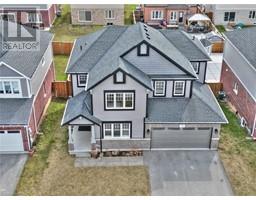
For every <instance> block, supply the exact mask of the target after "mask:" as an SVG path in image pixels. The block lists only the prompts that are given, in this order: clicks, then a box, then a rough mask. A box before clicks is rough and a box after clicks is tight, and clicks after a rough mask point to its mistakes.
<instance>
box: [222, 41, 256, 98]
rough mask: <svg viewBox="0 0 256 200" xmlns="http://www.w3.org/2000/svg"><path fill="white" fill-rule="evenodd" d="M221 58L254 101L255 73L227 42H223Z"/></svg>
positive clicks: (255, 93)
mask: <svg viewBox="0 0 256 200" xmlns="http://www.w3.org/2000/svg"><path fill="white" fill-rule="evenodd" d="M223 58H224V61H226V63H227V64H228V65H229V66H230V67H231V69H232V71H233V73H234V74H235V75H236V76H238V78H239V79H240V80H241V82H242V83H243V84H244V85H245V88H247V89H248V90H249V91H250V94H251V95H252V96H253V98H255V99H256V87H255V85H256V78H255V77H256V71H255V69H253V67H252V66H250V65H249V63H248V62H247V61H246V60H245V59H244V58H243V57H242V56H241V54H239V52H238V51H237V50H236V49H235V48H234V47H233V46H232V45H231V44H230V42H229V41H228V40H226V42H225V47H224V55H223Z"/></svg>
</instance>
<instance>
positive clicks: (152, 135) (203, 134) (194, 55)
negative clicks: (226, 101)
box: [62, 23, 227, 154]
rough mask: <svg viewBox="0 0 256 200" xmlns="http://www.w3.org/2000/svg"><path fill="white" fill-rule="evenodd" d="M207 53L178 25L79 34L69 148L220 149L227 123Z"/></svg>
mask: <svg viewBox="0 0 256 200" xmlns="http://www.w3.org/2000/svg"><path fill="white" fill-rule="evenodd" d="M209 60H210V58H209V57H208V55H207V53H205V52H204V51H202V50H201V49H200V48H198V47H197V45H195V43H194V42H192V41H191V38H190V37H189V36H187V35H186V33H184V32H182V31H179V30H176V31H175V30H161V31H159V30H156V29H154V28H152V27H149V26H148V25H146V24H143V23H137V24H135V25H132V26H109V27H105V28H104V29H102V30H100V31H98V32H96V33H93V34H90V35H86V36H83V37H80V38H78V39H77V40H76V41H75V45H74V47H73V50H72V53H71V57H70V60H69V63H68V66H67V70H66V72H67V73H68V74H69V76H70V77H71V80H72V86H73V97H72V98H70V99H69V100H68V102H67V105H66V109H65V112H64V116H63V119H62V125H68V132H69V141H68V142H69V152H70V153H71V154H80V153H82V152H90V151H91V149H95V148H96V149H98V150H99V151H101V152H106V151H133V150H136V151H137V150H141V151H142V150H150V149H216V148H217V145H218V139H219V136H220V127H221V124H223V123H227V119H226V117H225V116H224V114H223V112H222V110H221V108H220V106H219V104H218V103H217V101H216V99H215V97H214V95H213V94H212V92H211V90H210V89H209V87H208V85H206V84H205V73H206V68H207V61H209Z"/></svg>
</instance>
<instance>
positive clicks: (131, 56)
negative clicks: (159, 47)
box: [124, 48, 185, 74]
mask: <svg viewBox="0 0 256 200" xmlns="http://www.w3.org/2000/svg"><path fill="white" fill-rule="evenodd" d="M124 58H125V59H127V60H128V61H129V62H130V63H132V64H133V65H135V66H137V67H138V68H139V69H141V70H142V71H144V72H147V73H148V74H159V73H160V74H170V72H171V74H185V73H184V72H183V71H182V70H180V69H179V68H178V67H176V66H175V65H173V64H172V63H171V62H170V61H168V60H167V59H166V58H164V57H163V56H162V55H160V54H159V53H158V52H156V51H155V50H154V49H152V48H149V56H138V55H137V48H135V49H133V50H132V51H131V52H129V53H128V54H127V55H125V57H124Z"/></svg>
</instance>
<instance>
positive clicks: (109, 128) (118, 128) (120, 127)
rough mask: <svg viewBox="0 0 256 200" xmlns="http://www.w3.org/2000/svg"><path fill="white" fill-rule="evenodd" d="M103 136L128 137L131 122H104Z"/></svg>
mask: <svg viewBox="0 0 256 200" xmlns="http://www.w3.org/2000/svg"><path fill="white" fill-rule="evenodd" d="M103 133H104V138H130V135H131V122H123V123H104V124H103Z"/></svg>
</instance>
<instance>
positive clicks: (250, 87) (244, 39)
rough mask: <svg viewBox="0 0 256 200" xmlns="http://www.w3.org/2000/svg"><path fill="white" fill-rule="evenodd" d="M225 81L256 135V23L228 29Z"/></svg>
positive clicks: (239, 114)
mask: <svg viewBox="0 0 256 200" xmlns="http://www.w3.org/2000/svg"><path fill="white" fill-rule="evenodd" d="M225 37H226V40H225V47H224V56H223V64H222V73H221V82H222V83H223V87H224V90H225V91H226V93H227V96H228V99H229V101H230V102H231V103H232V104H233V105H234V106H235V108H236V110H237V113H238V116H239V117H240V119H241V121H240V122H241V125H242V126H245V127H247V129H248V130H249V132H250V134H251V135H252V136H253V137H254V138H255V139H256V51H255V50H256V43H255V38H256V27H255V28H245V29H242V30H235V31H232V32H226V33H225Z"/></svg>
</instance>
